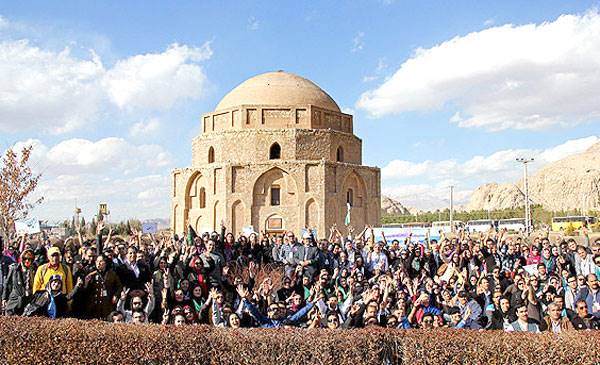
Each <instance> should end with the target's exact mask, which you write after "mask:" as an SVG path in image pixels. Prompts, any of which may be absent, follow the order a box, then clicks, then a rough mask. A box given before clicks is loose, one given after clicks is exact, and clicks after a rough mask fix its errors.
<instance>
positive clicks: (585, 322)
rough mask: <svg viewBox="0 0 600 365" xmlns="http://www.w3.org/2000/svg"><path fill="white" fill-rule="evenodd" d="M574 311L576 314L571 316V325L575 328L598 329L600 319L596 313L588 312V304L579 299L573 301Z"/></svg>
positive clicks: (599, 327)
mask: <svg viewBox="0 0 600 365" xmlns="http://www.w3.org/2000/svg"><path fill="white" fill-rule="evenodd" d="M575 312H576V313H577V316H575V318H573V321H572V322H573V327H575V329H576V330H598V329H600V319H599V318H598V316H597V315H598V313H593V314H590V313H588V305H587V303H586V302H585V300H583V299H581V300H578V301H577V303H575Z"/></svg>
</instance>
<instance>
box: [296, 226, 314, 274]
mask: <svg viewBox="0 0 600 365" xmlns="http://www.w3.org/2000/svg"><path fill="white" fill-rule="evenodd" d="M302 239H303V243H304V244H303V245H302V246H298V248H297V249H296V250H295V251H294V254H293V255H294V256H293V257H294V263H295V264H296V265H300V266H302V268H303V269H304V276H306V277H309V278H311V279H312V278H313V276H314V275H315V272H316V271H317V266H318V264H319V249H318V248H316V247H315V246H313V239H312V234H311V233H310V232H309V231H308V230H307V231H306V232H305V233H304V234H303V235H302Z"/></svg>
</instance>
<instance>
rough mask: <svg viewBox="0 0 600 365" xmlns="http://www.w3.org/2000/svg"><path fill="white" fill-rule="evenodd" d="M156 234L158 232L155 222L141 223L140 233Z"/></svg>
mask: <svg viewBox="0 0 600 365" xmlns="http://www.w3.org/2000/svg"><path fill="white" fill-rule="evenodd" d="M156 232H158V223H156V222H147V223H142V233H144V234H145V233H150V234H155V233H156Z"/></svg>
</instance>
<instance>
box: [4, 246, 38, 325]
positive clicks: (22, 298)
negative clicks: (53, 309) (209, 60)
mask: <svg viewBox="0 0 600 365" xmlns="http://www.w3.org/2000/svg"><path fill="white" fill-rule="evenodd" d="M34 259H35V256H34V254H33V251H32V250H30V249H26V250H24V251H23V253H21V263H14V264H12V265H10V267H9V269H8V275H7V276H6V282H5V285H4V288H3V290H2V307H3V308H4V310H5V312H6V314H7V315H21V314H22V313H23V309H24V308H25V306H26V305H27V303H28V302H29V299H30V298H31V294H32V288H33V279H34V277H35V270H36V268H35V265H33V262H34Z"/></svg>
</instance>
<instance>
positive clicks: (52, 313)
mask: <svg viewBox="0 0 600 365" xmlns="http://www.w3.org/2000/svg"><path fill="white" fill-rule="evenodd" d="M48 294H50V303H48V317H50V318H52V319H55V318H56V302H55V301H54V295H52V292H49V293H48Z"/></svg>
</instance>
